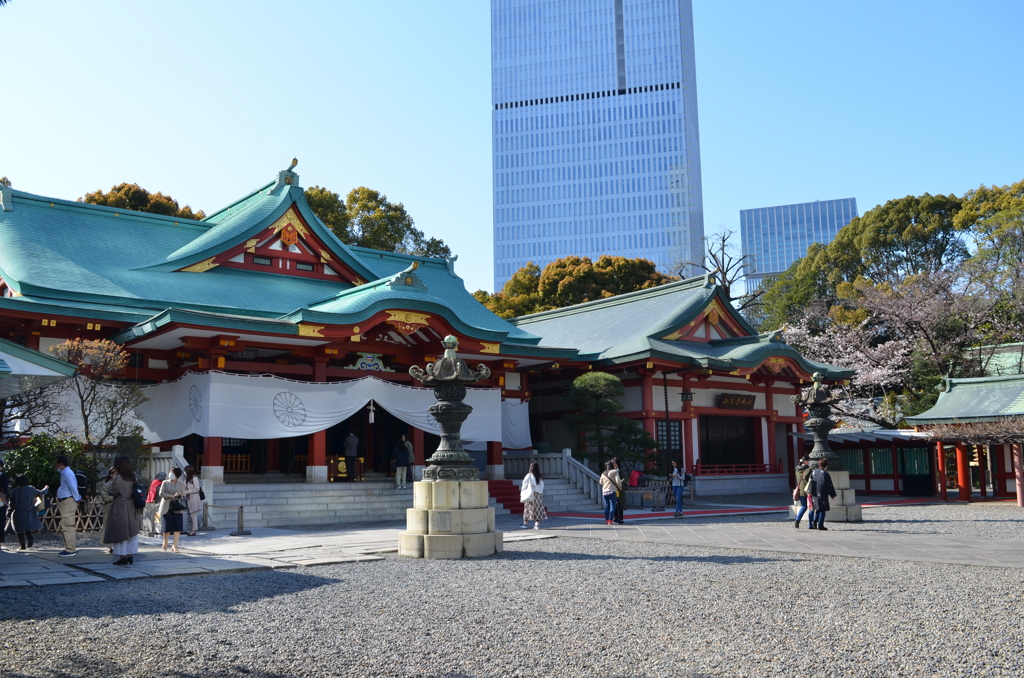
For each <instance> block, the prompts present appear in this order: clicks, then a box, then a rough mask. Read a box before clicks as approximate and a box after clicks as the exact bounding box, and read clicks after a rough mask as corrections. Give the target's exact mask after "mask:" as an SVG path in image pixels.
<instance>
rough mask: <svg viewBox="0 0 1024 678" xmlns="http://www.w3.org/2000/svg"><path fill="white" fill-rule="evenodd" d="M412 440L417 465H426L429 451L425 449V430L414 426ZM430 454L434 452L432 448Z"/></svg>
mask: <svg viewBox="0 0 1024 678" xmlns="http://www.w3.org/2000/svg"><path fill="white" fill-rule="evenodd" d="M411 440H412V450H413V453H414V454H415V455H416V465H417V466H423V465H425V464H426V463H427V461H426V460H427V452H428V450H425V449H424V445H425V444H426V443H424V435H423V431H422V430H420V429H418V428H413V429H412V438H411ZM430 454H433V451H432V450H431V451H430Z"/></svg>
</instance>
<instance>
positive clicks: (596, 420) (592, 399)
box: [562, 372, 658, 464]
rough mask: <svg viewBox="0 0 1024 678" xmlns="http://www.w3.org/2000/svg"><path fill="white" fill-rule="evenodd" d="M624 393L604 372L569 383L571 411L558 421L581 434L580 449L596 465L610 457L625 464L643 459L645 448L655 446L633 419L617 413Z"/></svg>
mask: <svg viewBox="0 0 1024 678" xmlns="http://www.w3.org/2000/svg"><path fill="white" fill-rule="evenodd" d="M624 393H625V388H624V387H623V386H622V381H621V380H620V379H619V378H618V377H616V376H615V375H613V374H607V373H605V372H587V373H586V374H583V375H580V376H579V377H576V379H575V380H573V382H572V388H571V389H570V391H569V403H570V405H571V406H572V408H573V409H574V410H575V411H574V412H573V413H572V414H566V415H564V416H563V418H562V420H563V421H564V422H565V425H566V428H568V429H569V431H571V432H572V433H575V434H577V435H581V436H584V437H585V440H586V442H585V443H584V445H583V448H582V449H581V450H580V452H585V453H587V454H593V455H594V456H595V458H596V460H597V462H598V464H604V462H606V461H607V460H608V459H611V458H612V457H613V456H618V457H619V458H620V459H621V460H622V461H623V462H627V463H632V462H634V461H643V460H644V458H645V454H646V451H647V450H652V449H655V448H656V447H657V446H658V442H657V441H656V440H654V439H653V438H652V437H651V436H650V435H648V434H647V432H646V431H644V430H643V428H642V427H640V425H639V424H637V423H636V422H635V421H633V420H631V419H626V418H624V417H619V416H617V414H618V412H620V411H621V410H622V404H621V403H620V402H619V400H620V398H622V396H623V394H624Z"/></svg>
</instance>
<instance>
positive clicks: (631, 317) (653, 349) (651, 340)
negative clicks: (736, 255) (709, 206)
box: [512, 276, 854, 380]
mask: <svg viewBox="0 0 1024 678" xmlns="http://www.w3.org/2000/svg"><path fill="white" fill-rule="evenodd" d="M716 298H717V299H718V300H719V302H720V303H721V306H722V308H729V305H728V300H726V299H725V297H724V296H723V294H722V290H721V288H720V287H718V286H717V285H715V284H714V282H713V280H712V279H711V278H710V277H708V276H702V277H698V278H690V279H688V280H681V281H679V282H675V283H671V284H668V285H662V286H660V287H655V288H653V289H648V290H640V291H638V292H631V293H629V294H623V295H620V296H617V297H610V298H608V299H601V300H598V301H591V302H588V303H585V304H579V305H577V306H570V307H568V308H562V309H556V310H553V311H545V312H543V313H536V314H533V315H528V316H522V317H519V318H514V319H513V320H512V323H513V324H515V325H516V326H517V327H519V328H520V329H525V330H528V331H530V332H532V333H534V334H537V335H540V337H541V341H542V342H543V343H544V344H546V345H554V346H574V347H577V348H578V349H579V351H580V354H581V355H580V358H581V359H584V360H592V361H595V362H599V363H606V364H618V363H626V362H631V361H636V360H643V359H647V358H662V359H665V360H672V361H676V362H682V363H688V364H691V365H695V366H699V367H704V368H717V369H729V370H734V369H738V368H752V367H757V366H759V365H760V364H761V363H763V362H764V361H765V360H766V359H768V358H770V357H783V358H791V359H793V360H794V361H795V362H796V363H797V364H798V365H800V366H801V367H802V368H803V369H804V370H806V371H807V372H811V373H813V372H821V373H822V374H824V375H825V377H826V378H827V379H831V380H838V379H848V378H850V377H852V376H853V374H854V371H853V370H848V369H843V368H839V367H835V366H833V365H826V364H824V363H819V362H815V361H813V360H807V359H806V358H804V357H803V356H801V355H800V353H799V352H798V351H797V350H796V349H794V348H793V347H792V346H790V345H789V344H786V343H784V342H781V341H777V340H776V339H775V335H774V334H772V335H768V334H764V335H758V334H756V333H755V332H754V330H753V329H752V328H751V327H750V325H748V324H747V323H746V321H745V320H743V318H742V317H741V316H740V315H739V314H738V313H734V314H732V317H733V318H734V319H735V320H736V321H737V322H738V323H739V324H740V326H741V327H742V328H743V329H744V330H745V331H747V332H749V333H750V335H749V336H745V337H735V338H730V339H719V340H712V341H710V342H700V341H686V340H666V339H662V337H664V336H667V335H669V334H671V333H672V332H674V331H675V330H677V329H679V328H680V327H683V326H684V325H686V324H687V323H689V322H690V321H692V320H693V319H694V318H696V317H697V316H698V315H699V314H700V313H702V312H703V311H704V309H706V308H707V306H708V304H710V303H711V301H712V300H713V299H716Z"/></svg>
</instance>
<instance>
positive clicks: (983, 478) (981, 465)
mask: <svg viewBox="0 0 1024 678" xmlns="http://www.w3.org/2000/svg"><path fill="white" fill-rule="evenodd" d="M987 451H988V446H984V444H979V446H978V485H979V486H980V488H981V496H982V498H984V497H988V491H987V490H985V484H986V483H987V479H988V473H986V472H985V471H986V469H987V467H988V454H987Z"/></svg>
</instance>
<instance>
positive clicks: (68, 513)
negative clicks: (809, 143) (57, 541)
mask: <svg viewBox="0 0 1024 678" xmlns="http://www.w3.org/2000/svg"><path fill="white" fill-rule="evenodd" d="M54 466H56V467H57V472H58V473H59V474H60V487H58V488H57V506H59V507H60V533H61V536H62V537H63V538H64V550H63V551H61V552H60V553H58V554H57V555H58V556H60V557H61V558H70V557H72V556H75V555H77V552H78V546H77V535H76V529H75V528H76V525H75V522H76V520H77V519H78V502H80V501H82V495H80V494H79V493H78V478H76V477H75V472H74V471H72V470H71V462H70V461H68V458H67V457H66V456H64V455H63V454H61V455H58V457H57V459H56V460H55V461H54ZM37 529H39V528H37Z"/></svg>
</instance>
